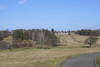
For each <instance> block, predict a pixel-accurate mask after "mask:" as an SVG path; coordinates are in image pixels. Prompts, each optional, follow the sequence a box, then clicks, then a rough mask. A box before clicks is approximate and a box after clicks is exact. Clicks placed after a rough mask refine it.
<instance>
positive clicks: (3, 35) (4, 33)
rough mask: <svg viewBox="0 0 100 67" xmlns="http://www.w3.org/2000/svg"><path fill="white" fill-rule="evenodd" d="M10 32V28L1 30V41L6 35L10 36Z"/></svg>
mask: <svg viewBox="0 0 100 67" xmlns="http://www.w3.org/2000/svg"><path fill="white" fill-rule="evenodd" d="M9 35H10V32H9V31H8V30H4V31H0V41H1V40H3V39H4V38H5V37H8V36H9Z"/></svg>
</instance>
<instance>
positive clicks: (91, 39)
mask: <svg viewBox="0 0 100 67" xmlns="http://www.w3.org/2000/svg"><path fill="white" fill-rule="evenodd" d="M85 43H86V44H89V47H90V48H91V46H92V45H93V44H96V43H97V38H96V36H90V37H89V38H87V39H86V40H85Z"/></svg>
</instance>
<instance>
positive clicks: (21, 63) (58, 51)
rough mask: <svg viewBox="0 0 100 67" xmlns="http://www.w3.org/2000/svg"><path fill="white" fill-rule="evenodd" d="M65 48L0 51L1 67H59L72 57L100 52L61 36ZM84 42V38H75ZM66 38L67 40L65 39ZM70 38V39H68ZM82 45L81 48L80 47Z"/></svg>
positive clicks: (99, 48)
mask: <svg viewBox="0 0 100 67" xmlns="http://www.w3.org/2000/svg"><path fill="white" fill-rule="evenodd" d="M61 36H62V37H63V38H62V39H63V40H62V39H61V40H62V43H63V41H64V40H65V43H66V44H65V45H64V46H59V47H57V48H51V49H35V48H20V49H12V50H1V51H0V67H57V66H59V64H60V63H61V62H63V61H64V60H65V59H66V58H69V57H70V56H76V55H80V54H84V53H93V52H100V47H93V48H82V47H81V46H83V45H84V44H81V43H78V42H75V41H73V40H72V39H71V38H70V37H69V36H66V37H65V35H61ZM75 37H77V39H78V40H80V41H83V40H84V38H87V37H84V36H78V35H77V36H75ZM64 38H65V39H64ZM67 38H68V39H67ZM79 45H80V46H79Z"/></svg>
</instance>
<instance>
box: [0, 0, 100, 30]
mask: <svg viewBox="0 0 100 67" xmlns="http://www.w3.org/2000/svg"><path fill="white" fill-rule="evenodd" d="M20 28H21V29H37V28H39V29H42V28H44V29H51V28H54V29H55V30H78V29H100V0H0V30H5V29H10V30H12V29H20Z"/></svg>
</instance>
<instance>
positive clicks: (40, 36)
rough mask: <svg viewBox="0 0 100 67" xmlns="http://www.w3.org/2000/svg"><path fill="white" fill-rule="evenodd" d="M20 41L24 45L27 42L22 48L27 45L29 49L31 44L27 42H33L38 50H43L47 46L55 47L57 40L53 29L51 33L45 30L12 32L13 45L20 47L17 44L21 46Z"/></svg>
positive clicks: (18, 30)
mask: <svg viewBox="0 0 100 67" xmlns="http://www.w3.org/2000/svg"><path fill="white" fill-rule="evenodd" d="M22 41H24V43H25V41H26V42H27V41H28V43H27V44H24V46H27V45H29V46H30V47H31V46H32V44H31V43H30V42H29V41H35V42H36V44H38V47H39V48H44V47H49V46H53V47H56V46H57V45H58V44H57V43H58V42H59V39H58V38H57V37H56V35H55V32H54V29H52V30H51V31H49V30H46V29H41V30H40V29H32V30H24V29H17V30H13V45H14V46H15V47H20V45H19V44H21V43H20V42H22ZM21 46H22V45H21Z"/></svg>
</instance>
